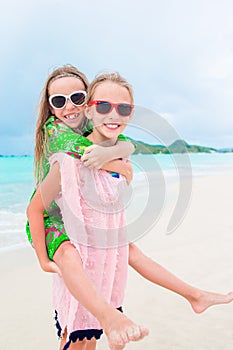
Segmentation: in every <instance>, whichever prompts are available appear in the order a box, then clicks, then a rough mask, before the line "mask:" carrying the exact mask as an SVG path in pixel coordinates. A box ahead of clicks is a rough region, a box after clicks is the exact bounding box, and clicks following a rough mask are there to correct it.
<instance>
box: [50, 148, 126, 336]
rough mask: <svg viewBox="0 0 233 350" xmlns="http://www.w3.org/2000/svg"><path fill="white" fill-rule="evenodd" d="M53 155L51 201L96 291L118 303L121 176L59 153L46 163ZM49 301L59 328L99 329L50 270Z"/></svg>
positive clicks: (122, 259)
mask: <svg viewBox="0 0 233 350" xmlns="http://www.w3.org/2000/svg"><path fill="white" fill-rule="evenodd" d="M56 161H58V162H59V164H60V172H61V188H62V190H61V193H60V194H59V195H58V196H57V198H56V202H57V204H58V205H59V207H60V209H61V212H62V216H63V221H64V224H65V229H66V231H67V234H68V235H69V237H70V238H71V242H72V243H73V244H74V245H75V246H76V248H77V249H78V251H79V253H80V256H81V259H82V263H83V268H84V270H85V272H86V273H87V275H88V276H89V278H90V279H91V280H92V281H93V283H94V285H95V286H96V288H97V290H98V291H99V293H100V294H101V295H102V296H103V297H104V298H105V300H106V301H107V302H109V303H110V304H111V305H112V306H113V307H115V308H118V307H120V306H121V305H122V303H123V298H124V291H125V287H126V280H127V270H128V244H127V242H126V234H125V213H124V208H123V205H124V204H123V201H122V197H123V196H122V195H121V194H122V193H123V192H124V189H125V188H126V186H127V185H126V181H125V179H124V178H123V177H121V176H120V177H119V178H115V177H112V176H111V175H110V174H109V173H108V172H106V171H104V170H90V169H88V168H86V167H85V166H83V165H82V163H81V162H80V161H79V160H77V159H74V158H72V157H70V156H68V155H66V154H63V153H57V154H55V155H53V156H52V157H51V159H50V162H51V163H54V162H56ZM119 193H120V195H119ZM74 274H75V271H74ZM74 277H75V275H74ZM77 278H78V276H77ZM87 293H88V291H87ZM53 304H54V308H55V309H56V310H57V313H58V321H59V324H60V326H61V328H62V331H64V329H65V327H67V331H68V336H69V334H70V333H72V332H74V331H76V330H84V329H101V327H100V324H99V322H98V321H97V319H96V318H95V317H94V316H93V315H92V314H91V313H90V312H88V311H87V310H86V309H85V308H84V307H83V306H82V305H81V304H80V303H79V302H78V301H77V300H76V299H75V298H74V297H73V296H72V295H71V294H70V292H69V291H68V289H67V288H66V286H65V284H64V281H63V279H62V278H60V277H59V276H58V275H55V276H54V283H53Z"/></svg>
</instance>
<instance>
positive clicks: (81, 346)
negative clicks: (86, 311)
mask: <svg viewBox="0 0 233 350" xmlns="http://www.w3.org/2000/svg"><path fill="white" fill-rule="evenodd" d="M66 339H67V330H66V329H65V331H64V333H63V335H62V338H61V342H60V347H59V350H63V349H64V346H65V344H66ZM95 348H96V339H95V338H92V339H91V340H83V341H76V342H74V343H73V342H71V344H70V346H69V350H95Z"/></svg>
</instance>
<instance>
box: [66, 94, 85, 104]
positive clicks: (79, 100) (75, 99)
mask: <svg viewBox="0 0 233 350" xmlns="http://www.w3.org/2000/svg"><path fill="white" fill-rule="evenodd" d="M85 98H86V95H85V94H84V93H82V92H75V93H74V94H72V95H71V96H70V99H71V101H72V103H73V104H74V105H76V106H82V105H83V104H84V102H85Z"/></svg>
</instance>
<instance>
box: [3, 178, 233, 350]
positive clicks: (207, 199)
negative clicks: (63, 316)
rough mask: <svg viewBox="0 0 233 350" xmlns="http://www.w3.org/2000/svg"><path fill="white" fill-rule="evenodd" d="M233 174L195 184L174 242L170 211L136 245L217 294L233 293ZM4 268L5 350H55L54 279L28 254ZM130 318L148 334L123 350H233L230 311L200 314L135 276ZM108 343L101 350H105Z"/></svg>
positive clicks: (7, 257)
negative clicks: (52, 294) (169, 223)
mask: <svg viewBox="0 0 233 350" xmlns="http://www.w3.org/2000/svg"><path fill="white" fill-rule="evenodd" d="M232 198H233V186H232V174H229V175H213V176H208V177H207V176H206V177H199V178H194V179H193V191H192V200H191V203H190V206H189V209H188V211H187V214H186V216H185V218H184V220H183V222H182V223H181V225H180V226H179V227H178V228H177V230H176V231H175V232H174V233H173V234H171V235H166V234H165V228H166V225H167V223H168V220H169V215H170V214H171V207H170V206H168V207H165V208H164V211H163V213H162V216H161V218H160V220H159V222H158V224H157V225H156V226H155V227H154V228H153V229H152V230H151V231H150V232H149V233H148V234H146V235H145V236H144V237H143V238H141V239H140V240H138V241H137V245H138V246H139V247H140V248H142V249H143V250H144V252H146V253H147V254H148V255H149V256H150V257H151V258H153V259H155V260H156V261H157V262H159V263H160V264H162V265H164V266H165V267H166V268H167V269H169V270H170V271H172V272H173V273H174V274H176V275H177V276H179V277H180V278H182V279H184V280H185V281H186V282H188V283H190V284H192V285H195V286H198V287H200V288H202V289H207V290H212V291H215V292H219V293H227V292H229V291H231V290H233V259H232V242H233V239H232V232H233V208H232ZM0 264H1V298H0V300H1V316H0V319H1V327H0V349H1V350H15V349H17V350H32V349H33V350H41V349H46V350H55V349H58V340H57V337H56V331H55V328H54V320H53V310H52V305H51V283H52V276H51V275H50V274H46V273H44V272H42V271H41V270H40V267H39V265H38V263H37V260H36V258H35V255H34V252H33V250H32V249H31V248H30V247H26V248H22V249H18V250H14V251H8V252H3V253H1V254H0ZM124 311H125V313H126V314H127V315H128V316H129V317H131V318H132V319H133V320H134V321H136V322H138V323H140V324H143V325H144V326H146V327H148V328H149V330H150V334H149V336H148V337H147V338H145V339H144V340H142V341H141V342H139V343H131V344H128V345H127V346H126V349H129V350H130V349H135V350H137V349H142V348H144V349H147V350H155V349H156V350H178V349H179V350H219V349H222V350H232V349H233V303H232V304H229V305H220V306H215V307H212V308H210V309H208V310H207V311H206V312H205V313H203V314H200V315H197V314H195V313H194V312H193V311H192V309H191V307H190V305H189V304H188V303H187V301H185V300H184V299H182V298H181V297H180V296H178V295H176V294H174V293H172V292H169V291H167V290H165V289H163V288H161V287H158V286H155V285H153V284H152V283H150V282H148V281H146V280H143V279H142V278H141V277H140V276H138V275H137V274H136V273H135V272H134V271H133V270H132V269H129V279H128V286H127V291H126V297H125V303H124ZM106 344H107V343H106V339H105V338H103V339H102V340H101V341H100V342H99V344H98V347H97V349H98V350H107V349H108V347H107V345H106Z"/></svg>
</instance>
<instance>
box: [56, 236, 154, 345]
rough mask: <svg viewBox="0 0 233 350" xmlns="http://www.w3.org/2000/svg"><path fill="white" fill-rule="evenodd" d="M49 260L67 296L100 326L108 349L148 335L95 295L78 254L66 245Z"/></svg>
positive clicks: (144, 330)
mask: <svg viewBox="0 0 233 350" xmlns="http://www.w3.org/2000/svg"><path fill="white" fill-rule="evenodd" d="M53 260H54V261H55V263H56V264H57V265H58V267H59V269H60V271H61V274H62V277H63V280H64V282H65V284H66V286H67V288H68V289H69V291H70V293H71V294H72V295H73V296H74V297H75V298H76V299H77V300H78V301H79V302H80V303H81V304H82V305H83V306H84V307H85V308H86V309H87V310H88V311H90V312H91V313H92V314H93V315H94V316H95V317H96V318H97V319H98V321H99V322H100V324H101V327H102V328H103V329H104V331H105V333H106V335H107V338H108V341H109V345H110V348H112V349H114V348H116V349H119V350H120V349H123V348H124V347H125V344H126V343H127V342H129V341H137V340H140V339H142V338H143V337H144V336H146V335H147V334H148V330H147V329H145V328H143V327H140V326H138V325H136V324H135V323H134V322H132V321H131V320H130V319H128V318H127V317H126V316H125V315H123V314H122V313H121V312H119V311H118V310H116V309H115V308H113V307H112V306H111V305H109V304H108V303H107V302H106V301H105V300H104V299H103V298H102V297H101V296H100V295H99V294H98V292H97V291H96V289H95V287H94V285H93V284H92V282H91V281H90V279H89V278H88V276H87V275H86V273H85V272H84V270H83V266H82V261H81V258H80V255H79V252H78V250H77V249H76V248H75V247H74V246H73V245H72V244H71V243H70V242H68V241H66V242H64V243H62V244H61V245H60V247H59V248H58V249H57V250H56V252H55V254H54V256H53ZM74 276H75V277H74ZM87 290H88V293H87V292H86V291H87Z"/></svg>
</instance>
